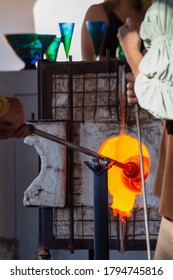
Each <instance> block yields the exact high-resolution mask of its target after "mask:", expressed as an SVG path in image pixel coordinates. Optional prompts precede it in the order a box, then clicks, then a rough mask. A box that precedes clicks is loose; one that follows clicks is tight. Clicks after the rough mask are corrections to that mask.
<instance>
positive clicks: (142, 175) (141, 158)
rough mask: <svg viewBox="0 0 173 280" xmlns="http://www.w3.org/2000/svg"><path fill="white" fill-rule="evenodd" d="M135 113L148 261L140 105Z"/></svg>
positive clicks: (149, 258)
mask: <svg viewBox="0 0 173 280" xmlns="http://www.w3.org/2000/svg"><path fill="white" fill-rule="evenodd" d="M134 111H135V115H136V125H137V132H138V143H139V157H140V171H141V181H142V195H143V202H144V220H145V230H146V243H147V255H148V260H151V249H150V236H149V226H148V213H147V195H146V188H145V179H144V166H143V157H142V141H141V129H140V121H139V107H138V104H136V105H135V109H134Z"/></svg>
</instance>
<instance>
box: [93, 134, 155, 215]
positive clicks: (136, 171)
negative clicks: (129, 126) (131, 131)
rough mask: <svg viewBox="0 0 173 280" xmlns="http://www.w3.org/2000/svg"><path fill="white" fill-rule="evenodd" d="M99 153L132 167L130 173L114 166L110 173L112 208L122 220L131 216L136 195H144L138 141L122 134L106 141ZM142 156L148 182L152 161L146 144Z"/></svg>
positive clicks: (145, 177)
mask: <svg viewBox="0 0 173 280" xmlns="http://www.w3.org/2000/svg"><path fill="white" fill-rule="evenodd" d="M98 152H99V153H100V154H102V155H104V156H105V157H109V158H112V159H115V160H117V161H119V162H122V163H125V164H126V165H128V166H129V167H131V169H130V168H129V170H130V171H126V170H123V169H121V168H118V167H116V166H112V167H111V168H110V169H109V171H108V189H109V192H110V194H111V195H112V199H113V202H112V205H111V208H112V210H113V213H114V215H117V214H119V215H120V217H121V219H124V218H126V217H128V216H130V214H131V211H132V209H133V207H134V202H135V198H136V194H141V193H142V181H141V173H140V158H139V143H138V140H137V139H135V138H134V137H131V136H128V135H125V134H123V133H122V134H120V135H119V136H116V137H113V138H109V139H106V140H105V141H104V142H103V144H102V145H101V147H100V149H99V151H98ZM142 154H143V166H144V179H145V180H146V179H147V177H148V174H149V167H150V159H149V153H148V150H147V148H146V146H145V145H144V144H142Z"/></svg>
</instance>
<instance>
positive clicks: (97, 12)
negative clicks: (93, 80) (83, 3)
mask: <svg viewBox="0 0 173 280" xmlns="http://www.w3.org/2000/svg"><path fill="white" fill-rule="evenodd" d="M86 21H106V22H108V19H107V15H106V13H105V11H104V9H103V6H102V5H101V4H95V5H92V6H90V7H89V9H88V10H87V12H86V14H85V17H84V20H83V23H82V29H81V52H82V59H83V60H93V59H94V51H93V46H92V42H91V38H90V34H89V32H88V29H87V26H86Z"/></svg>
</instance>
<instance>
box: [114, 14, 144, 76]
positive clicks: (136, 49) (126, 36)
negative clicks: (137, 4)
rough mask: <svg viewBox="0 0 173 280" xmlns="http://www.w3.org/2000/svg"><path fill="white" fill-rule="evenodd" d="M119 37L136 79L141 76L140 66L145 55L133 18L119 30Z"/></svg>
mask: <svg viewBox="0 0 173 280" xmlns="http://www.w3.org/2000/svg"><path fill="white" fill-rule="evenodd" d="M117 36H118V39H119V42H120V44H121V47H122V49H123V51H124V54H125V56H126V59H127V62H128V64H129V66H130V68H131V70H132V72H133V74H134V77H135V78H136V77H137V75H138V74H139V64H140V62H141V60H142V58H143V54H142V53H141V51H140V48H141V39H140V36H139V33H138V31H137V30H136V29H135V27H134V22H133V19H132V18H128V19H127V20H126V23H125V24H124V25H123V26H121V27H120V28H119V29H118V34H117Z"/></svg>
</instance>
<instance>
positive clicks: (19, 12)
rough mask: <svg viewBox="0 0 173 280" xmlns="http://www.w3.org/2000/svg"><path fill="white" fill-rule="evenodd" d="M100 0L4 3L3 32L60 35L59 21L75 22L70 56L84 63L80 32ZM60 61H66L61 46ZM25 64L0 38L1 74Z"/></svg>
mask: <svg viewBox="0 0 173 280" xmlns="http://www.w3.org/2000/svg"><path fill="white" fill-rule="evenodd" d="M100 2H101V1H100V0H81V1H79V0H63V1H62V0H49V1H47V0H0V19H1V20H0V33H1V34H4V33H34V32H38V33H53V34H57V35H58V34H59V28H58V22H61V21H68V22H71V21H73V22H75V28H74V33H73V38H72V42H71V48H70V54H71V55H72V56H73V60H81V48H80V33H81V25H82V21H83V17H84V15H85V12H86V10H87V8H88V7H89V6H90V5H91V4H93V3H100ZM58 60H60V61H63V60H65V54H64V50H63V45H62V44H61V45H60V49H59V52H58ZM23 65H24V63H23V62H22V61H21V60H20V59H19V58H18V57H17V55H15V54H14V52H13V51H12V50H11V49H10V48H9V47H8V46H7V44H6V43H5V42H4V41H3V40H2V38H0V71H11V70H20V69H22V68H23Z"/></svg>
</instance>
